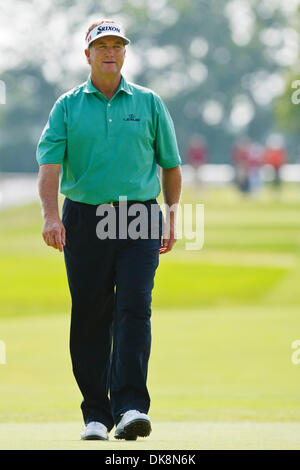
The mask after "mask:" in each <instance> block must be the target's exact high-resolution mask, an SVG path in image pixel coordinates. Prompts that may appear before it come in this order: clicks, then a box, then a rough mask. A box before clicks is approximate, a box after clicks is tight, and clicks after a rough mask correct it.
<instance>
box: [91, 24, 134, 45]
mask: <svg viewBox="0 0 300 470" xmlns="http://www.w3.org/2000/svg"><path fill="white" fill-rule="evenodd" d="M104 36H117V37H119V38H121V39H123V42H124V44H125V45H127V44H130V41H129V39H128V38H126V36H125V34H124V31H123V28H122V27H121V26H120V25H119V24H117V23H101V24H99V25H98V26H95V28H94V29H92V31H90V32H89V35H88V37H87V38H86V48H88V47H89V45H90V44H91V43H92V42H93V41H95V40H96V39H98V38H103V37H104Z"/></svg>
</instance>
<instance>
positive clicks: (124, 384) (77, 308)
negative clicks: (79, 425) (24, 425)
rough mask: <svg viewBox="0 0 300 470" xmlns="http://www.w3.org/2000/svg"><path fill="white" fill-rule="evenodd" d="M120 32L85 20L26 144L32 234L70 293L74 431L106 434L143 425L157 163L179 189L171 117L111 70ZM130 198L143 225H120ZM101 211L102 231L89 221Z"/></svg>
mask: <svg viewBox="0 0 300 470" xmlns="http://www.w3.org/2000/svg"><path fill="white" fill-rule="evenodd" d="M129 43H130V41H129V39H127V38H126V36H125V34H124V31H123V29H122V27H121V25H120V24H119V23H117V22H116V21H114V20H101V21H97V22H95V23H93V24H92V25H91V26H90V27H89V28H88V32H87V34H86V48H85V55H86V59H87V62H88V64H89V65H90V74H89V76H88V79H87V81H86V82H84V83H82V84H81V85H79V86H76V87H75V88H73V89H72V90H70V91H68V92H67V93H65V94H63V95H62V96H60V97H59V98H58V100H57V101H56V102H55V104H54V106H53V108H52V110H51V113H50V116H49V120H48V123H47V124H46V126H45V128H44V130H43V132H42V135H41V137H40V140H39V144H38V148H37V161H38V163H39V165H40V168H39V179H38V187H39V195H40V198H41V203H42V212H43V217H44V226H43V231H42V235H43V239H44V241H45V242H46V244H47V245H48V246H51V247H53V248H56V249H58V250H59V251H61V252H63V253H64V259H65V264H66V271H67V276H68V283H69V288H70V294H71V299H72V311H71V331H70V353H71V359H72V366H73V372H74V375H75V378H76V381H77V383H78V386H79V388H80V390H81V393H82V395H83V401H82V404H81V410H82V414H83V419H84V423H85V429H84V431H83V432H82V434H81V439H100V440H107V439H108V433H109V432H110V431H111V430H112V428H113V427H114V426H116V430H115V438H117V439H126V440H135V439H136V438H137V437H138V436H148V435H149V434H150V432H151V422H150V418H149V417H148V415H147V413H148V411H149V407H150V397H149V393H148V389H147V385H146V382H147V370H148V361H149V356H150V346H151V324H150V317H151V293H152V289H153V286H154V276H155V272H156V269H157V266H158V262H159V255H160V254H163V253H167V252H169V251H170V250H171V249H172V247H173V245H174V243H175V241H176V237H175V234H176V231H175V229H176V227H175V224H176V221H175V219H176V216H175V214H173V212H171V215H170V218H169V220H168V223H165V224H164V226H163V217H162V211H161V209H160V207H159V205H158V203H157V201H156V198H157V196H158V195H159V193H160V191H161V185H160V179H159V175H158V167H157V165H159V166H160V167H161V168H162V170H161V172H162V190H163V195H164V203H165V205H166V206H168V207H171V206H174V205H176V204H177V203H178V202H179V199H180V192H181V169H180V164H181V159H180V156H179V154H178V148H177V143H176V137H175V132H174V126H173V123H172V119H171V118H170V115H169V113H168V110H167V109H166V107H165V105H164V103H163V102H162V100H161V99H160V97H159V96H158V95H157V94H156V93H154V92H153V91H151V90H150V89H147V88H144V87H142V86H138V85H135V84H133V83H129V82H127V81H126V79H125V78H124V76H123V75H121V69H122V66H123V63H124V59H125V56H126V49H125V46H126V45H127V44H129ZM159 60H160V59H159ZM60 169H62V177H61V181H60V192H61V193H62V194H64V196H65V200H64V204H63V210H62V219H60V216H59V209H58V189H59V174H60ZM134 205H138V207H140V208H142V209H143V210H141V211H140V212H141V214H142V213H143V218H140V219H139V225H142V227H140V229H141V232H142V231H143V236H136V234H135V235H134V236H130V230H129V227H130V224H132V223H133V221H134V220H135V218H134V215H136V214H132V212H130V210H131V209H133V207H132V206H134ZM124 210H125V217H124ZM121 212H122V214H123V215H122V220H121V218H120V214H121ZM152 213H153V214H154V213H156V214H157V213H158V216H159V217H158V222H157V221H154V218H153V217H152V216H151V214H152ZM108 214H110V218H108V219H107V220H106V219H105V218H106V217H108ZM145 214H146V216H145ZM124 220H125V228H126V236H124ZM104 221H106V222H107V225H108V228H107V233H106V235H107V236H104V235H105V234H104V235H103V230H102V229H101V230H100V228H101V222H102V223H103V222H104ZM99 224H100V225H99ZM103 225H105V224H103ZM99 227H100V228H99ZM166 227H167V230H166ZM115 229H116V230H115ZM142 229H144V230H142ZM100 232H101V233H100ZM145 233H146V235H147V236H145ZM53 295H55V293H53Z"/></svg>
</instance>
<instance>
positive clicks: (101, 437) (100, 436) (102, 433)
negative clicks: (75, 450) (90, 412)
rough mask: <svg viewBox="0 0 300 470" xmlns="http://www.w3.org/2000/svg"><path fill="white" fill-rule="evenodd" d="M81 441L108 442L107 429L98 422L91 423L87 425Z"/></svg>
mask: <svg viewBox="0 0 300 470" xmlns="http://www.w3.org/2000/svg"><path fill="white" fill-rule="evenodd" d="M81 439H82V440H86V441H88V440H91V441H95V440H98V441H107V440H108V434H107V427H106V426H104V424H102V423H99V422H98V421H91V422H90V423H88V424H87V425H86V427H85V429H84V431H83V432H82V433H81Z"/></svg>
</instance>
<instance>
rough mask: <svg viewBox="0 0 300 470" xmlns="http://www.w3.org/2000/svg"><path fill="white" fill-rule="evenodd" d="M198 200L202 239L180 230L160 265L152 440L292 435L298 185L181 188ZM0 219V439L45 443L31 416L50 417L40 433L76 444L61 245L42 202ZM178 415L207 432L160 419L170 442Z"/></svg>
mask: <svg viewBox="0 0 300 470" xmlns="http://www.w3.org/2000/svg"><path fill="white" fill-rule="evenodd" d="M61 202H62V200H60V203H61ZM192 202H193V203H195V202H199V203H203V204H204V207H205V244H204V247H203V249H202V250H199V251H186V250H185V243H186V240H184V239H181V240H178V242H177V245H176V248H175V249H174V251H173V252H171V253H169V254H167V255H163V256H161V258H160V266H159V268H158V272H157V276H156V278H155V289H154V292H153V314H152V330H153V335H152V336H153V343H152V354H151V360H150V364H149V381H148V385H149V391H150V394H151V398H152V403H151V409H150V412H151V413H150V414H151V417H152V419H153V421H154V423H157V426H158V428H157V431H156V432H157V434H153V438H154V441H153V440H152V441H149V442H152V444H149V445H153V448H165V449H167V448H172V443H174V442H175V443H176V448H178V449H179V448H202V447H201V442H204V444H203V445H204V446H206V447H204V448H213V446H215V448H221V447H222V445H223V446H224V448H234V445H235V444H234V442H235V443H236V446H237V447H236V448H242V446H246V447H245V448H251V446H254V445H257V446H258V447H257V448H260V447H261V448H267V446H270V448H276V446H277V448H284V446H288V445H290V446H293V445H294V441H293V437H292V434H293V429H294V427H293V423H294V425H295V426H298V425H299V423H300V391H299V373H300V364H299V365H295V364H293V363H292V361H291V355H292V352H293V350H292V349H291V343H292V342H293V341H294V340H295V339H300V316H299V308H300V290H299V287H298V285H299V278H300V250H299V248H300V219H299V208H300V191H299V190H298V188H297V187H293V186H290V187H286V188H284V191H282V193H281V194H280V195H277V196H276V195H275V194H274V193H273V192H272V191H271V190H269V189H266V190H265V191H264V192H263V193H262V194H261V195H259V196H258V197H255V198H245V197H243V196H241V195H240V194H239V193H237V191H236V190H235V189H234V188H226V189H224V188H220V189H212V190H209V189H207V190H205V191H198V190H192V189H191V190H185V191H184V193H183V198H182V203H192ZM0 227H1V231H0V286H1V290H0V312H1V313H0V315H1V322H0V340H2V341H4V342H5V344H6V352H7V364H6V365H0V396H1V400H0V422H1V423H2V424H0V448H1V441H2V442H3V444H2V445H3V446H5V445H6V446H8V447H9V446H11V447H10V448H14V447H13V446H18V445H19V446H21V447H20V448H22V445H24V446H25V447H26V446H27V448H31V446H33V447H34V446H36V447H35V448H39V446H40V447H41V448H42V447H43V445H44V444H43V442H42V440H41V437H40V436H39V434H38V432H39V431H38V430H39V429H40V428H39V424H38V423H43V425H45V424H47V423H57V424H58V428H57V429H56V428H55V426H54V425H49V427H45V428H44V429H45V436H48V437H45V439H46V440H47V439H48V441H47V444H46V443H45V446H48V448H55V446H57V447H56V448H61V447H60V446H62V445H65V446H66V448H72V446H73V443H71V442H67V441H65V442H64V444H63V443H62V441H63V437H62V436H63V433H64V431H63V430H68V429H70V433H71V434H70V435H71V436H73V435H74V436H75V434H76V437H74V439H77V438H78V435H79V432H80V426H81V412H80V408H79V405H80V401H81V396H80V393H79V391H78V389H77V386H76V384H75V380H74V378H73V375H72V371H71V362H70V357H69V350H68V336H69V311H70V297H69V292H68V286H67V278H66V273H65V267H64V261H63V255H62V254H61V253H59V252H58V251H56V250H53V249H51V248H48V247H47V246H46V245H45V244H44V243H43V240H42V238H41V235H40V231H41V227H42V220H41V213H40V206H39V204H31V205H29V206H25V207H19V208H14V209H9V210H5V211H2V212H0ZM8 422H10V423H12V424H10V426H16V428H14V429H15V430H16V436H17V437H16V441H15V443H14V442H12V443H9V442H8V440H7V438H6V437H5V425H6V423H8ZM172 422H173V423H174V426H175V423H176V429H177V426H180V424H178V423H182V425H184V424H185V425H186V426H189V425H188V424H187V423H194V424H191V429H192V428H193V426H196V427H195V429H197V432H198V433H199V436H200V437H201V438H200V437H199V439H198V438H197V439H193V440H191V439H188V438H182V439H183V440H182V441H181V444H179V442H178V439H179V437H178V434H176V432H175V433H173V434H172V432H173V431H168V434H170V436H173V437H172V438H170V439H171V441H169V442H166V441H164V439H163V429H165V428H164V426H166V425H167V423H172ZM14 423H19V424H14ZM22 423H26V426H28V427H27V428H26V429H28V433H29V434H28V440H27V441H26V439H25V437H24V438H22V432H23V431H22V429H24V428H22V426H24V424H22ZM34 423H36V424H34ZM63 423H65V425H64V424H63ZM208 423H211V424H208ZM230 423H234V425H238V426H240V428H237V427H234V425H233V424H232V426H233V428H228V432H229V436H231V439H233V440H231V441H230V439H229V438H228V440H226V438H223V440H222V438H221V437H220V438H217V437H216V440H213V439H212V438H208V437H207V426H210V425H211V426H216V427H215V428H214V430H215V431H214V432H215V433H216V434H215V435H216V436H218V435H219V436H221V435H222V436H223V434H224V433H223V431H224V430H225V429H227V428H226V426H227V425H228V426H231V424H230ZM247 423H249V426H248V427H247V428H243V426H244V425H245V426H246V424H247ZM267 423H269V424H267ZM270 423H274V426H275V427H274V428H273V427H272V424H270ZM278 423H282V428H281V429H282V440H281V438H280V436H279V435H277V434H276V432H277V431H276V432H275V429H279V428H278V426H279V424H278ZM218 426H221V427H218ZM222 426H223V427H222ZM256 426H258V427H256ZM259 426H261V427H259ZM178 429H180V427H178ZM237 429H240V431H237ZM243 429H244V430H243ZM272 429H273V434H272V431H270V430H272ZM221 430H223V431H221ZM66 432H68V431H66ZM224 432H225V431H224ZM239 432H242V433H244V434H243V436H246V440H245V441H243V439H242V438H241V436H240V435H239ZM218 433H219V434H218ZM274 433H275V434H274ZM187 435H188V434H187ZM34 436H35V437H34ZM51 436H59V437H58V438H57V441H55V439H56V438H55V437H53V439H52V437H51ZM205 436H206V437H205ZM239 436H240V437H239ZM268 436H273V438H272V437H268ZM276 436H277V437H276ZM287 436H289V437H287ZM34 439H35V441H34ZM70 439H72V437H70ZM224 439H225V440H224ZM259 439H260V440H259ZM272 439H273V441H272ZM34 442H35V444H34ZM145 442H146V441H145ZM188 442H192V444H191V445H193V446H194V447H187V446H188ZM288 442H289V443H290V444H288ZM22 443H23V444H22ZM81 444H82V443H79V444H78V445H79V446H80V445H81ZM74 445H75V444H74ZM76 445H77V444H76ZM88 445H89V444H88ZM91 445H94V444H91ZM113 445H115V442H114V444H113ZM128 445H129V447H127V448H133V447H130V446H131V445H134V444H133V443H132V444H128ZM136 445H137V446H138V445H144V444H136ZM147 445H148V444H145V446H147ZM180 445H181V446H182V447H180ZM157 446H158V447H157ZM159 446H161V447H159ZM218 446H219V447H218ZM220 446H221V447H220ZM230 446H231V447H230ZM272 446H273V447H272ZM274 446H275V447H274ZM2 448H5V447H2ZM79 448H81V447H79ZM137 448H138V447H137ZM173 448H174V447H173ZM286 448H289V447H286ZM291 448H292V447H291Z"/></svg>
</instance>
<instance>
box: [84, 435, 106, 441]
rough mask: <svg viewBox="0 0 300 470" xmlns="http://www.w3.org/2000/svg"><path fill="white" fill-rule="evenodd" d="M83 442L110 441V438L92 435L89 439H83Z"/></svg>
mask: <svg viewBox="0 0 300 470" xmlns="http://www.w3.org/2000/svg"><path fill="white" fill-rule="evenodd" d="M81 440H82V441H108V438H105V437H100V436H97V435H96V434H91V435H90V436H87V437H81Z"/></svg>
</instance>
